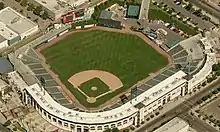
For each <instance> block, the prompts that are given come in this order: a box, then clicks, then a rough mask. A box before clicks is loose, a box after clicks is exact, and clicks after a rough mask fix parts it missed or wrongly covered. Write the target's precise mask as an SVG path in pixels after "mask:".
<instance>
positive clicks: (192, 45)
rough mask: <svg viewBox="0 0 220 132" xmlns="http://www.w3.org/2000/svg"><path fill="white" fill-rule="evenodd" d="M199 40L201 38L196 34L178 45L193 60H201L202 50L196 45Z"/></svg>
mask: <svg viewBox="0 0 220 132" xmlns="http://www.w3.org/2000/svg"><path fill="white" fill-rule="evenodd" d="M201 38H202V36H201V35H200V34H198V35H195V36H193V37H190V38H188V39H186V40H183V41H181V42H180V43H179V44H180V45H181V46H182V47H183V48H184V49H185V50H186V51H187V52H188V54H189V55H190V56H192V59H193V60H197V59H202V58H203V50H202V48H201V47H200V46H199V43H198V42H199V41H200V39H201Z"/></svg>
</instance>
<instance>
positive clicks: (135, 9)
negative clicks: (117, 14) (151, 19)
mask: <svg viewBox="0 0 220 132" xmlns="http://www.w3.org/2000/svg"><path fill="white" fill-rule="evenodd" d="M139 14H140V6H139V5H128V8H127V14H126V17H127V18H135V19H138V18H139Z"/></svg>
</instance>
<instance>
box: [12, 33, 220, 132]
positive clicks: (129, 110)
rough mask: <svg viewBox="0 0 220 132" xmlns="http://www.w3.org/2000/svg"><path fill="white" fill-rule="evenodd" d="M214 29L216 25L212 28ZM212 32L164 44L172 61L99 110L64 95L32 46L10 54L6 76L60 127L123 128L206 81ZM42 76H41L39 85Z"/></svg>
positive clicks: (82, 130) (83, 130)
mask: <svg viewBox="0 0 220 132" xmlns="http://www.w3.org/2000/svg"><path fill="white" fill-rule="evenodd" d="M215 30H216V31H215ZM213 32H214V33H217V32H218V30H217V29H213ZM213 32H207V35H206V36H202V35H201V34H198V35H196V36H193V37H191V38H189V39H187V40H184V41H182V42H180V43H179V44H177V45H176V46H174V47H172V48H171V49H169V50H168V51H167V52H168V54H169V55H170V56H172V58H173V65H172V66H170V67H168V68H167V69H165V70H164V71H162V72H161V73H160V74H159V75H156V76H154V77H153V78H152V79H150V80H147V81H143V82H140V83H138V85H137V86H136V88H137V91H136V94H137V96H135V97H133V98H132V95H128V101H127V102H125V103H121V101H119V102H116V103H115V104H114V105H112V106H109V107H108V108H105V109H103V110H98V111H89V110H82V109H79V108H77V107H76V106H75V105H74V103H72V102H71V101H69V100H68V99H66V98H65V97H64V95H63V94H62V93H61V92H60V91H59V88H60V87H59V86H58V85H57V84H56V82H55V81H54V80H53V78H52V77H51V76H50V74H49V73H48V72H47V71H46V70H45V69H44V66H43V65H42V62H41V60H40V59H39V57H38V55H37V54H36V52H35V50H34V49H33V48H30V47H29V48H27V49H26V50H25V52H24V51H23V52H21V53H17V54H16V56H18V57H11V59H15V58H17V59H16V61H12V63H13V64H14V67H15V71H14V72H11V73H9V74H8V76H9V78H10V79H11V80H12V81H13V82H14V84H16V85H17V87H18V88H20V90H21V93H22V95H21V98H22V100H23V102H24V103H25V104H26V105H27V106H28V107H33V108H34V109H36V111H38V113H39V114H40V115H41V116H42V117H43V118H44V119H45V120H47V121H48V122H50V123H51V124H53V125H55V126H57V127H59V128H61V129H64V130H67V131H72V132H88V131H90V132H102V131H104V130H106V129H108V128H114V127H117V128H118V129H123V128H126V127H128V126H131V125H138V124H140V123H141V122H142V121H144V120H145V118H146V116H147V115H148V114H149V113H151V112H153V111H154V110H156V109H158V108H159V107H161V106H163V105H164V104H166V103H167V102H169V101H170V100H173V99H175V98H178V97H180V96H185V95H186V94H188V93H190V92H192V91H193V89H195V88H197V87H200V86H201V85H202V83H204V82H206V81H207V77H208V76H209V75H210V74H211V73H212V65H213V64H216V63H217V60H216V57H215V53H214V50H213V46H212V45H213V44H214V43H217V42H216V41H213V40H214V39H213V34H212V33H213ZM210 38H212V39H210ZM189 42H190V43H189ZM14 55H15V54H14ZM14 55H11V56H14ZM9 58H10V56H9ZM42 77H44V79H45V83H44V84H43V85H42V82H41V81H40V80H41V78H42Z"/></svg>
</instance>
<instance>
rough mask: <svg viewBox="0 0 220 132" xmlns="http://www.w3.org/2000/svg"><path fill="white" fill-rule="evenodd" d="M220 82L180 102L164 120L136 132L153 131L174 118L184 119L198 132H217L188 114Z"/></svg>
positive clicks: (219, 84)
mask: <svg viewBox="0 0 220 132" xmlns="http://www.w3.org/2000/svg"><path fill="white" fill-rule="evenodd" d="M219 82H220V80H218V81H216V82H214V83H213V84H211V85H210V86H209V87H207V88H205V89H203V90H202V91H200V92H199V93H197V94H196V95H194V96H192V97H190V98H188V99H187V100H186V101H184V102H182V103H181V104H179V105H178V106H176V107H175V108H173V109H172V110H171V111H168V112H167V113H166V114H165V115H164V116H165V117H164V116H162V117H164V118H162V117H160V118H157V119H155V120H153V121H152V122H150V123H149V124H147V125H145V126H143V127H142V128H141V129H139V130H138V132H143V131H146V130H148V132H151V131H153V130H154V128H155V127H158V126H160V125H161V123H163V122H165V121H168V120H170V119H172V118H174V117H176V116H178V117H180V118H184V119H185V120H186V121H188V122H189V124H190V125H191V127H192V128H194V129H195V130H197V131H198V132H218V131H217V130H216V129H214V128H212V127H211V126H209V125H208V124H206V123H205V122H203V121H201V120H200V119H197V118H194V117H192V116H191V115H189V114H188V112H189V111H190V109H191V108H192V106H195V105H197V103H196V102H197V101H198V100H200V99H201V98H202V97H203V96H205V95H207V94H208V93H209V92H210V91H211V90H213V89H216V88H218V87H220V83H219Z"/></svg>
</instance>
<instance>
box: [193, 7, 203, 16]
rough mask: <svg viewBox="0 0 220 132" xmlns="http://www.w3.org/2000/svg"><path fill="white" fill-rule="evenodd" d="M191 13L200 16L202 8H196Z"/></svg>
mask: <svg viewBox="0 0 220 132" xmlns="http://www.w3.org/2000/svg"><path fill="white" fill-rule="evenodd" d="M193 14H195V15H196V16H198V17H201V15H202V9H198V10H196V11H195V12H193Z"/></svg>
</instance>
